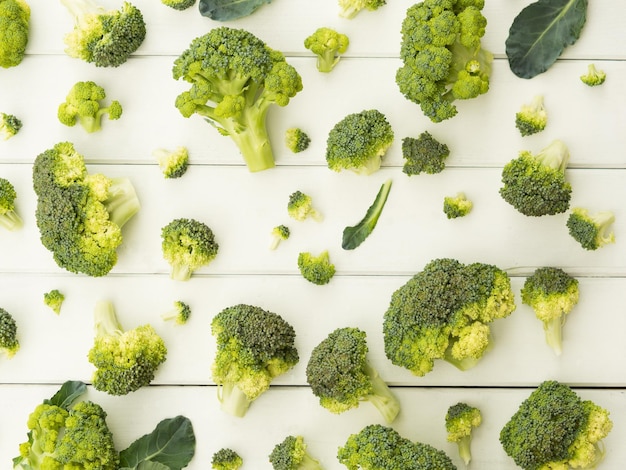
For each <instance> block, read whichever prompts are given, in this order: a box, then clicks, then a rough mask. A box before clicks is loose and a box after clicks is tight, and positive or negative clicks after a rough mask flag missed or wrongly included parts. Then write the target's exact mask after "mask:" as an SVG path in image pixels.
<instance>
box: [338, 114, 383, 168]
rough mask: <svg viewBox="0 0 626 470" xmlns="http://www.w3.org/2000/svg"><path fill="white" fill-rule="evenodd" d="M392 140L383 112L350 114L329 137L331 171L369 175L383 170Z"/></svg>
mask: <svg viewBox="0 0 626 470" xmlns="http://www.w3.org/2000/svg"><path fill="white" fill-rule="evenodd" d="M393 139H394V133H393V129H392V128H391V124H389V121H387V118H386V117H385V115H384V114H383V113H381V112H380V111H378V110H376V109H369V110H365V111H361V112H359V113H352V114H348V115H347V116H346V117H344V118H343V119H341V120H340V121H339V122H338V123H337V124H335V126H334V127H333V128H332V129H331V130H330V132H329V134H328V139H327V140H326V163H327V165H328V168H330V169H331V170H333V171H337V172H339V171H342V170H351V171H354V172H355V173H357V174H361V175H370V174H372V173H374V172H376V171H378V170H379V169H380V166H381V163H382V159H383V157H384V155H385V153H386V152H387V150H388V149H389V147H391V144H392V143H393Z"/></svg>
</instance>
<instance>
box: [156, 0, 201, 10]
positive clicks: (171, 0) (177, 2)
mask: <svg viewBox="0 0 626 470" xmlns="http://www.w3.org/2000/svg"><path fill="white" fill-rule="evenodd" d="M161 3H162V4H163V5H165V6H168V7H170V8H173V9H174V10H178V11H183V10H186V9H187V8H191V7H192V6H193V5H194V4H195V3H196V0H161Z"/></svg>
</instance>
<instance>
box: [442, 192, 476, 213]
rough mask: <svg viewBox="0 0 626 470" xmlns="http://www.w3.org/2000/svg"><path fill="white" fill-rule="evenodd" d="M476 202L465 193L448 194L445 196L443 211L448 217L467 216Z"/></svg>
mask: <svg viewBox="0 0 626 470" xmlns="http://www.w3.org/2000/svg"><path fill="white" fill-rule="evenodd" d="M473 207H474V204H473V203H472V201H470V200H469V199H467V196H466V195H465V193H463V192H461V193H457V194H456V196H446V197H444V198H443V213H444V214H446V217H448V219H456V218H457V217H465V216H466V215H467V214H469V213H470V212H471V211H472V208H473Z"/></svg>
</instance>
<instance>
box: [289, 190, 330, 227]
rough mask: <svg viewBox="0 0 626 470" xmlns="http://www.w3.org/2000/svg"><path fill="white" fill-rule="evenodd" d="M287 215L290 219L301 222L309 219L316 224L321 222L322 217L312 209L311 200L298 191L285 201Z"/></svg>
mask: <svg viewBox="0 0 626 470" xmlns="http://www.w3.org/2000/svg"><path fill="white" fill-rule="evenodd" d="M287 214H289V217H291V218H292V219H295V220H297V221H300V222H301V221H303V220H306V219H308V218H309V217H310V218H312V219H313V220H315V221H317V222H321V221H322V220H323V219H324V216H323V215H322V214H321V212H319V211H318V210H317V209H315V208H314V207H313V198H312V197H311V196H309V195H308V194H306V193H303V192H302V191H300V190H297V191H294V192H293V193H291V194H290V195H289V200H288V201H287Z"/></svg>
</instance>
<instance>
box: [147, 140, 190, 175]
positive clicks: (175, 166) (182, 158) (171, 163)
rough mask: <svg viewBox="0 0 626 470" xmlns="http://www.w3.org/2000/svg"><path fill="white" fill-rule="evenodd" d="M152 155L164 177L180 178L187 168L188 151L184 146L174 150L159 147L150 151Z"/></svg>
mask: <svg viewBox="0 0 626 470" xmlns="http://www.w3.org/2000/svg"><path fill="white" fill-rule="evenodd" d="M152 156H153V157H154V158H156V161H157V163H158V164H159V168H160V169H161V172H162V173H163V176H164V177H165V178H166V179H173V178H180V177H181V176H183V175H184V174H185V172H186V171H187V169H188V168H189V151H188V150H187V147H184V146H181V147H177V148H175V149H174V150H167V149H163V148H159V149H156V150H154V151H153V152H152Z"/></svg>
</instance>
